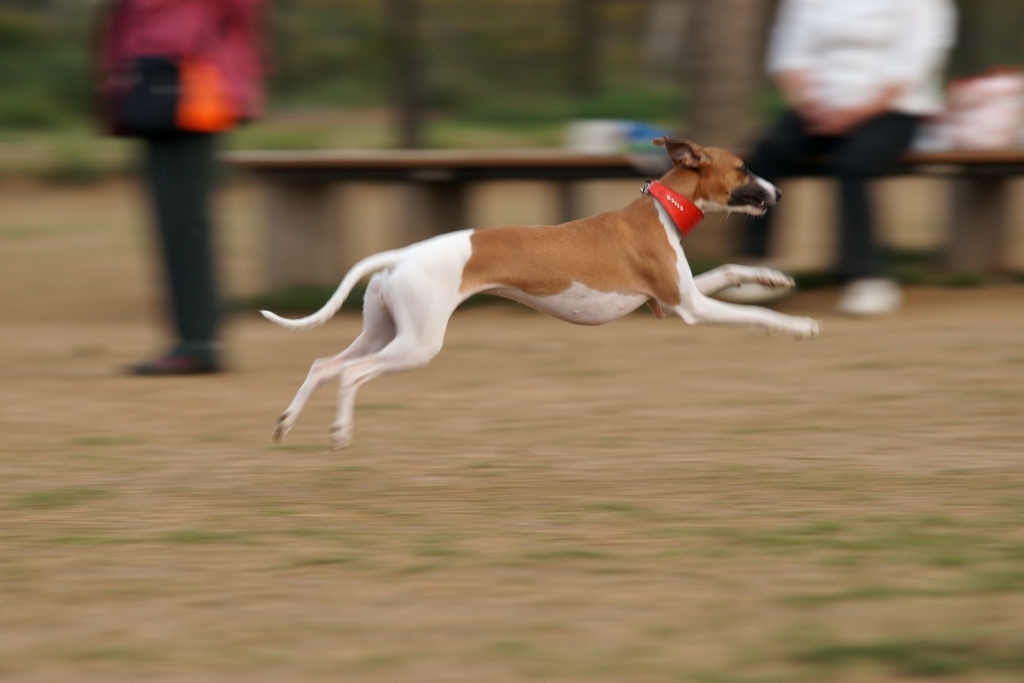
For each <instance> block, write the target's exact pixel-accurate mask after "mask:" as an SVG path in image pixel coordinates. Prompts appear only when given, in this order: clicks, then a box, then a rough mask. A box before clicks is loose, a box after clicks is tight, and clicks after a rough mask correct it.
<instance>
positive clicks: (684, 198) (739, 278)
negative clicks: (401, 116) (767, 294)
mask: <svg viewBox="0 0 1024 683" xmlns="http://www.w3.org/2000/svg"><path fill="white" fill-rule="evenodd" d="M655 142H656V143H657V144H659V145H662V146H664V147H665V148H666V149H667V151H668V154H669V156H670V157H671V158H672V162H673V168H672V169H671V170H670V171H669V172H668V173H666V174H665V175H664V177H662V178H661V180H660V182H658V183H654V185H655V187H653V188H651V191H650V192H647V191H646V188H645V194H644V196H642V197H640V198H639V199H637V200H636V201H634V202H633V203H632V204H630V205H629V206H627V207H626V208H624V209H622V210H621V211H614V212H611V213H603V214H599V215H597V216H592V217H590V218H584V219H581V220H576V221H571V222H568V223H563V224H561V225H555V226H514V227H499V228H490V229H486V230H461V231H458V232H452V233H447V234H444V235H440V236H438V237H434V238H431V239H428V240H424V241H423V242H418V243H416V244H413V245H410V246H408V247H405V248H402V249H395V250H392V251H386V252H382V253H379V254H376V255H374V256H370V257H368V258H365V259H363V260H362V261H360V262H359V263H357V264H356V265H355V266H353V268H352V270H350V271H349V272H348V274H346V275H345V277H344V279H342V281H341V284H340V285H339V286H338V289H337V290H336V291H335V292H334V295H333V296H331V298H330V300H328V302H327V303H326V304H324V306H323V308H321V309H320V310H319V311H317V312H316V313H314V314H313V315H311V316H308V317H306V318H302V319H300V320H287V319H285V318H281V317H280V316H277V315H274V314H273V313H270V312H269V311H262V313H263V315H264V316H266V317H267V318H268V319H270V320H272V321H274V322H276V323H278V324H279V325H282V326H283V327H286V328H288V329H292V330H302V329H309V328H312V327H316V326H318V325H322V324H323V323H325V322H326V321H327V320H328V319H330V318H331V317H332V316H333V315H334V314H335V313H336V312H337V311H338V309H339V308H341V304H342V302H343V301H344V300H345V297H347V296H348V294H349V292H350V291H351V290H352V287H353V286H354V285H355V284H356V283H357V282H358V281H359V280H360V279H361V278H363V277H365V276H367V275H370V274H371V273H375V274H374V275H373V277H372V278H371V279H370V283H369V286H368V287H367V289H366V295H365V300H364V303H363V330H362V333H361V334H360V335H359V337H358V338H356V340H355V341H354V342H352V345H351V346H349V347H348V348H347V349H345V350H344V351H342V352H341V353H339V354H337V355H335V356H331V357H328V358H319V359H317V360H316V361H314V362H313V366H312V368H311V369H310V371H309V375H308V376H307V377H306V381H305V382H303V384H302V386H301V387H300V388H299V391H298V393H297V394H296V395H295V398H294V399H293V400H292V402H291V405H289V406H288V408H287V409H286V410H285V411H284V413H283V414H282V415H281V417H280V418H278V420H277V426H276V428H275V429H274V439H275V440H276V441H280V440H281V439H282V438H283V437H284V435H285V434H287V433H288V430H289V429H290V428H291V427H292V425H293V424H295V420H296V419H297V418H298V416H299V412H300V411H301V410H302V407H303V406H304V405H305V404H306V401H308V400H309V397H310V396H311V395H312V394H313V392H314V391H316V389H317V388H318V387H320V386H321V385H323V384H324V383H326V382H328V381H330V380H332V379H335V378H339V379H340V382H341V387H340V390H339V395H338V406H337V411H338V412H337V419H336V420H335V422H334V424H333V425H332V427H331V436H330V441H331V445H332V446H333V447H335V448H344V447H345V446H348V445H349V444H350V443H351V442H352V433H353V417H352V414H353V405H354V403H355V396H356V391H357V390H358V389H359V387H360V386H361V385H362V384H363V383H364V382H367V381H369V380H371V379H373V378H374V377H377V376H379V375H382V374H385V373H394V372H400V371H403V370H411V369H413V368H417V367H420V366H422V365H425V364H426V363H427V362H429V361H430V360H431V359H432V358H433V357H434V356H436V355H437V354H438V352H440V350H441V346H442V344H443V343H444V334H445V330H446V328H447V326H448V319H449V318H450V317H451V315H452V313H453V312H454V311H455V308H456V307H457V306H458V305H459V304H460V303H462V302H463V301H465V300H466V299H467V298H468V297H470V296H472V295H474V294H478V293H481V292H486V293H489V294H496V295H498V296H502V297H506V298H509V299H513V300H515V301H519V302H521V303H523V304H526V305H527V306H530V307H532V308H535V309H537V310H539V311H543V312H544V313H547V314H549V315H552V316H554V317H556V318H559V319H560V320H565V321H567V322H572V323H577V324H581V325H600V324H602V323H606V322H610V321H612V320H615V319H617V318H621V317H622V316H624V315H626V314H628V313H630V312H631V311H633V310H634V309H636V308H637V307H638V306H640V305H642V304H644V303H646V304H648V305H649V306H650V307H651V310H652V311H654V314H655V315H656V316H657V317H659V318H662V317H664V316H665V314H666V313H675V314H676V315H678V316H679V317H680V318H682V319H683V321H684V322H686V323H687V324H689V325H696V324H702V323H718V324H731V325H751V326H755V327H761V328H764V329H765V330H766V331H771V330H778V331H780V332H787V333H789V334H791V335H793V336H794V337H797V338H798V339H806V338H810V337H815V336H817V334H818V323H817V322H816V321H815V320H812V319H811V318H799V317H794V316H789V315H784V314H781V313H777V312H775V311H771V310H768V309H765V308H759V307H755V306H740V305H736V304H728V303H724V302H721V301H716V300H715V299H710V298H708V295H709V294H713V293H714V292H716V291H719V290H721V289H723V288H725V287H729V286H735V285H738V284H741V283H746V282H757V283H760V284H762V285H766V286H769V287H790V286H792V284H793V281H792V280H791V279H790V278H789V277H787V276H786V275H783V274H782V273H779V272H777V271H774V270H770V269H768V268H753V267H748V266H738V265H727V266H722V267H720V268H716V269H715V270H712V271H710V272H707V273H704V274H703V275H700V276H698V277H696V278H694V277H693V275H692V274H691V272H690V267H689V265H688V264H687V262H686V257H685V256H683V250H682V247H681V246H680V238H679V232H678V231H677V228H678V229H682V230H684V231H685V230H686V229H687V228H688V227H690V226H692V224H695V222H696V221H699V220H700V218H702V217H703V213H702V212H703V211H736V212H742V213H748V214H753V215H760V214H763V213H764V212H765V211H766V210H767V208H768V207H769V206H772V205H774V204H775V202H776V201H777V200H778V198H779V196H780V193H779V191H778V189H777V188H775V186H774V185H772V184H770V183H768V182H767V181H765V180H763V179H761V178H758V177H757V176H755V175H753V174H751V173H750V172H749V171H748V170H747V168H746V166H745V165H744V164H743V162H742V161H741V160H740V159H738V158H737V157H735V156H733V155H732V154H730V153H728V152H726V151H724V150H721V149H715V148H703V147H700V146H698V145H696V144H694V143H692V142H689V141H685V140H675V139H671V138H662V139H660V140H656V141H655ZM654 190H657V192H655V191H654ZM683 223H685V225H683ZM377 271H380V272H377Z"/></svg>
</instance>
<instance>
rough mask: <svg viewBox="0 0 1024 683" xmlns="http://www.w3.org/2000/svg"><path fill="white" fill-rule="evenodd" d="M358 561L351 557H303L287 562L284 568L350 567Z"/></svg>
mask: <svg viewBox="0 0 1024 683" xmlns="http://www.w3.org/2000/svg"><path fill="white" fill-rule="evenodd" d="M358 561H359V558H357V557H354V556H352V555H320V556H317V557H303V558H300V559H296V560H291V561H289V562H288V563H287V564H286V566H287V567H288V568H290V569H298V568H301V567H325V566H331V565H351V564H355V563H356V562H358Z"/></svg>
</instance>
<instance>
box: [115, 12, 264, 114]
mask: <svg viewBox="0 0 1024 683" xmlns="http://www.w3.org/2000/svg"><path fill="white" fill-rule="evenodd" d="M265 6H266V2H265V0H117V2H114V4H113V6H112V7H111V9H110V11H109V13H108V15H107V17H106V22H105V24H104V26H103V32H102V35H101V43H100V54H99V64H98V66H99V77H100V82H99V87H100V90H101V92H105V93H109V92H112V91H115V90H117V89H118V88H119V87H124V86H123V78H124V75H125V74H126V73H127V70H128V68H129V66H130V64H131V62H132V60H133V59H135V58H136V57H143V56H166V57H197V56H202V57H208V58H210V59H212V60H213V61H214V63H216V64H217V65H218V66H219V67H220V68H221V72H222V74H223V76H224V80H225V82H226V85H227V87H228V91H229V92H230V93H231V95H232V97H233V98H234V99H235V103H236V104H237V105H238V111H239V112H240V113H241V115H242V118H244V119H251V118H255V117H257V116H259V115H261V114H262V113H263V109H264V106H265V101H266V91H265V89H264V86H263V78H264V76H265V73H266V64H265V57H266V40H265V37H264V27H265Z"/></svg>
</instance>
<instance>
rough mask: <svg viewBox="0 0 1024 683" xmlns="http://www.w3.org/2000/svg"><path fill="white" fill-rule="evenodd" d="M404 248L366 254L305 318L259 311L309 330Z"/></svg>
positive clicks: (288, 325)
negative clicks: (320, 305)
mask: <svg viewBox="0 0 1024 683" xmlns="http://www.w3.org/2000/svg"><path fill="white" fill-rule="evenodd" d="M403 251H405V249H392V250H391V251H382V252H380V253H379V254H374V255H373V256H367V257H366V258H364V259H363V260H362V261H360V262H359V263H357V264H355V265H354V266H352V269H351V270H349V271H348V272H347V273H346V274H345V277H343V278H342V280H341V284H340V285H338V288H337V289H336V290H334V294H332V295H331V298H330V299H328V300H327V303H325V304H324V305H323V307H321V309H320V310H319V311H317V312H316V313H314V314H313V315H308V316H306V317H305V318H299V319H298V320H289V319H288V318H282V317H281V316H279V315H277V314H275V313H271V312H270V311H260V313H262V314H263V317H264V318H266V319H267V320H270V321H272V322H275V323H277V324H278V325H280V326H281V327H284V328H286V329H289V330H310V329H313V328H314V327H320V326H321V325H323V324H324V323H325V322H327V321H328V320H330V319H331V317H333V316H334V314H335V313H337V312H338V309H339V308H341V305H342V304H343V303H345V299H346V298H347V297H348V295H349V294H350V293H351V292H352V288H353V287H355V285H356V283H357V282H359V281H360V280H361V279H363V278H364V277H366V276H367V275H369V274H371V273H374V272H376V271H378V270H380V269H381V268H387V267H388V266H392V265H394V264H395V263H397V262H398V259H399V258H400V257H401V255H402V252H403Z"/></svg>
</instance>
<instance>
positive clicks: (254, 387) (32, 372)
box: [0, 183, 1024, 683]
mask: <svg viewBox="0 0 1024 683" xmlns="http://www.w3.org/2000/svg"><path fill="white" fill-rule="evenodd" d="M140 206H141V205H140V202H139V200H138V198H137V196H136V195H135V193H134V190H133V189H132V188H131V186H129V185H126V184H121V183H117V184H113V185H106V186H103V187H99V188H95V187H93V188H80V189H65V190H54V189H52V188H41V187H37V186H33V185H24V184H17V183H8V184H6V185H3V186H0V434H2V444H3V445H2V448H0V481H2V482H3V486H2V488H0V520H2V521H0V678H3V680H5V681H17V682H30V681H31V682H36V681H68V680H74V681H138V680H153V681H177V680H181V681H185V680H187V681H207V680H209V681H220V680H238V681H284V680H288V681H291V680H296V681H304V680H309V681H315V680H331V681H336V680H346V681H375V682H376V681H439V682H440V681H496V682H501V681H520V680H542V681H543V680H550V681H561V680H586V681H698V682H709V683H710V682H725V681H737V682H749V683H753V682H755V681H758V682H760V681H763V682H769V681H770V682H778V681H820V680H830V681H886V680H905V679H907V678H915V677H937V676H938V677H942V678H943V680H950V681H1019V680H1021V678H1022V677H1024V446H1022V444H1024V415H1022V406H1024V347H1022V340H1024V314H1022V309H1024V287H1020V286H1001V287H987V288H976V289H965V290H953V289H911V290H909V291H908V292H907V298H908V300H907V305H906V307H905V310H904V311H902V312H901V313H900V314H898V315H896V316H893V317H888V318H884V319H880V320H871V321H857V320H848V319H844V318H840V317H837V316H835V315H834V314H832V312H831V310H832V306H833V304H834V300H835V297H836V292H834V291H828V290H820V291H815V292H811V293H806V294H799V295H797V296H794V297H792V298H790V299H788V300H786V301H785V302H783V303H782V304H781V305H780V308H781V309H783V310H786V311H790V312H798V313H801V314H809V315H814V316H817V317H819V318H821V319H822V320H823V322H824V332H823V335H822V337H821V338H820V339H818V340H816V341H813V342H794V341H792V340H790V339H787V338H783V337H781V336H772V337H765V336H764V335H763V334H761V333H758V332H755V331H751V330H742V329H716V328H687V327H686V326H684V325H683V324H682V323H681V322H680V321H678V320H675V319H671V320H665V321H658V320H655V319H654V318H653V317H651V316H649V315H646V314H636V315H633V316H630V317H628V318H626V319H624V320H622V321H619V322H616V323H613V324H611V325H607V326H604V327H599V328H581V327H574V326H571V325H566V324H564V323H561V322H558V321H555V320H552V319H549V318H546V317H543V316H540V315H538V314H534V313H532V312H530V311H528V310H526V309H523V308H518V307H515V306H492V307H480V308H473V309H468V310H463V311H460V312H458V313H457V314H456V315H455V317H454V318H453V320H452V322H451V325H450V327H449V334H448V342H447V345H446V347H445V349H444V351H442V353H441V355H440V356H439V357H438V358H437V359H435V360H434V361H433V362H432V363H431V364H430V365H428V366H427V367H426V368H423V369H421V370H418V371H415V372H412V373H408V374H404V375H399V376H395V377H388V378H384V379H381V380H377V381H374V382H372V383H370V384H368V385H366V386H365V387H364V388H363V389H362V391H361V392H360V396H359V401H358V404H357V408H356V439H355V443H354V445H353V446H352V447H351V448H350V449H349V450H347V451H344V452H341V453H335V452H332V451H330V450H328V449H327V446H326V444H327V430H328V427H329V425H330V422H331V420H332V418H333V402H334V391H333V390H331V389H324V390H323V391H321V392H320V393H319V394H317V395H316V396H315V397H314V399H313V400H312V401H311V403H310V405H309V406H308V408H307V410H306V412H305V413H304V414H303V416H302V418H301V419H300V421H299V423H298V424H297V426H296V427H295V428H294V429H293V431H292V432H291V434H289V436H288V439H287V441H286V443H285V444H284V445H283V446H279V447H275V446H274V445H272V444H271V442H270V431H271V428H272V425H273V422H274V419H275V417H276V416H277V414H278V413H279V412H280V411H281V410H282V409H283V408H284V406H285V405H286V404H287V403H288V401H289V400H290V399H291V396H292V394H293V393H294V391H295V390H296V389H297V388H298V385H299V383H300V382H301V380H302V378H303V377H304V376H305V373H306V370H307V369H308V367H309V364H310V363H311V362H312V360H313V359H314V358H316V357H317V356H322V355H327V354H330V353H334V352H336V351H337V350H339V349H341V348H342V347H343V346H344V345H345V344H347V343H348V342H349V341H350V340H351V339H352V338H353V337H354V336H355V334H356V333H357V332H358V327H359V320H358V318H357V317H355V316H352V315H351V314H343V315H340V316H339V317H338V318H336V319H335V320H333V321H332V322H331V323H329V324H328V325H326V326H325V327H324V328H322V329H319V330H315V331H313V332H308V333H290V332H286V331H284V330H281V329H279V328H277V327H275V326H273V325H271V324H269V323H267V322H265V321H263V320H261V319H257V318H256V317H255V316H251V315H244V316H239V317H237V318H235V319H233V320H232V321H230V323H229V325H228V328H227V331H226V346H227V348H228V350H229V353H230V362H231V366H232V371H231V372H228V373H225V374H222V375H216V376H208V377H193V378H154V379H149V378H134V377H127V376H124V375H123V374H121V373H120V372H119V370H118V368H120V367H122V366H123V365H125V364H127V363H130V362H133V361H135V360H138V359H140V358H143V357H145V356H146V355H147V354H149V353H151V352H153V351H155V350H157V349H159V348H160V346H161V344H162V343H163V336H162V331H161V330H162V327H161V322H160V312H159V290H158V289H157V288H156V286H155V285H154V282H155V276H154V274H153V273H152V269H151V267H150V266H151V262H150V260H149V256H148V242H147V239H146V237H145V231H144V230H143V229H142V228H143V227H144V226H143V225H142V222H143V217H142V214H141V208H140ZM255 206H256V205H255V204H254V202H253V200H252V194H251V191H250V190H248V189H246V188H235V189H233V190H232V191H231V192H230V193H228V195H227V197H226V198H225V202H224V204H223V206H222V217H223V223H224V226H225V229H224V243H225V254H226V263H227V266H226V269H225V277H226V280H227V288H228V290H229V291H233V292H244V291H248V290H251V289H252V288H253V287H255V286H256V283H257V281H258V277H257V276H258V235H255V234H254V230H253V229H252V225H253V223H252V216H253V212H254V211H255V210H256V208H254V207H255Z"/></svg>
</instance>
